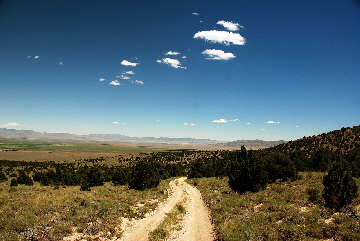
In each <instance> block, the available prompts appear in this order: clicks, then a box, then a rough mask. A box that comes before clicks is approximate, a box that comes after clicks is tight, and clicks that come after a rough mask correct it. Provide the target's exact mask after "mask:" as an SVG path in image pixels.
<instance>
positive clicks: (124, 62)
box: [120, 60, 139, 66]
mask: <svg viewBox="0 0 360 241" xmlns="http://www.w3.org/2000/svg"><path fill="white" fill-rule="evenodd" d="M120 64H122V65H125V66H136V65H138V64H139V63H132V62H130V61H127V60H123V61H121V63H120Z"/></svg>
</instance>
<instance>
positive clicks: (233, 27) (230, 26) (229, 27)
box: [216, 20, 242, 31]
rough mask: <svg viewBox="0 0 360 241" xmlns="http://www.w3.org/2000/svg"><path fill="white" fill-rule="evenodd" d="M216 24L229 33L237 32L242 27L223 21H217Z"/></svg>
mask: <svg viewBox="0 0 360 241" xmlns="http://www.w3.org/2000/svg"><path fill="white" fill-rule="evenodd" d="M216 24H220V25H222V26H224V28H226V29H227V30H229V31H239V29H240V28H242V26H241V25H240V24H238V23H233V22H228V21H224V20H221V21H218V22H217V23H216Z"/></svg>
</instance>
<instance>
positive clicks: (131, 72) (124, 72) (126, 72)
mask: <svg viewBox="0 0 360 241" xmlns="http://www.w3.org/2000/svg"><path fill="white" fill-rule="evenodd" d="M122 74H135V73H134V72H133V71H131V70H130V71H123V72H122Z"/></svg>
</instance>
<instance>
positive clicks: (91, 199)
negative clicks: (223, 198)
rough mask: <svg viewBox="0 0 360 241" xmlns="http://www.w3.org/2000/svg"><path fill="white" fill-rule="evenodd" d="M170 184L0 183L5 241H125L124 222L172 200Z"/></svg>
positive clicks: (0, 220) (1, 235)
mask: <svg viewBox="0 0 360 241" xmlns="http://www.w3.org/2000/svg"><path fill="white" fill-rule="evenodd" d="M169 181H170V180H165V181H162V182H161V184H160V185H159V186H158V187H156V188H153V189H150V190H145V191H136V190H130V189H127V187H126V186H112V185H111V184H110V183H106V184H105V185H104V186H101V187H92V188H91V191H89V192H84V191H80V187H59V188H54V187H50V186H40V185H39V184H38V183H35V185H34V186H24V185H19V186H17V187H10V186H9V181H8V182H3V183H0V240H61V239H62V238H63V237H66V236H69V235H70V234H71V233H73V232H79V233H82V234H85V235H94V234H97V235H98V236H101V237H120V236H121V233H122V231H123V230H121V228H120V226H121V218H122V217H126V218H142V217H144V215H145V213H147V212H149V211H151V210H153V209H155V207H156V206H157V204H158V203H159V202H161V201H163V200H164V199H166V198H167V189H168V188H169Z"/></svg>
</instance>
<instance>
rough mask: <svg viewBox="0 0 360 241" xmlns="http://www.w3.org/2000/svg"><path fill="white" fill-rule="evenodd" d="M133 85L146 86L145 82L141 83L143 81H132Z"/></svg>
mask: <svg viewBox="0 0 360 241" xmlns="http://www.w3.org/2000/svg"><path fill="white" fill-rule="evenodd" d="M131 83H133V84H139V85H143V84H144V82H143V81H141V80H134V81H131Z"/></svg>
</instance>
